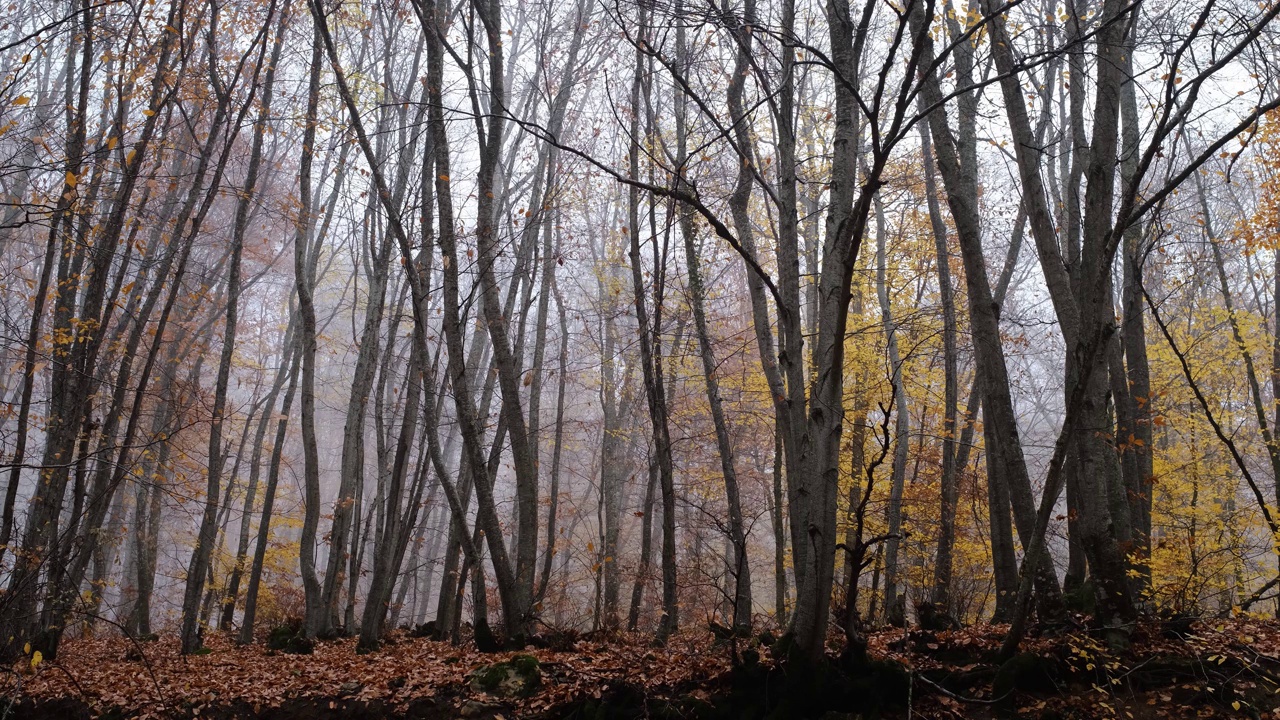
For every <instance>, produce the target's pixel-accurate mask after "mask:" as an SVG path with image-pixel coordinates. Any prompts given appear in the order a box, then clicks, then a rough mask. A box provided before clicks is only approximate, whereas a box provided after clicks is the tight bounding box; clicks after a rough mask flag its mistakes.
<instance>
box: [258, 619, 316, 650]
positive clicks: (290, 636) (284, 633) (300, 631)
mask: <svg viewBox="0 0 1280 720" xmlns="http://www.w3.org/2000/svg"><path fill="white" fill-rule="evenodd" d="M267 647H268V648H269V649H271V650H278V651H280V652H282V653H289V654H291V655H310V654H311V653H312V652H313V651H314V650H315V643H313V642H312V641H311V640H310V638H308V637H307V636H306V631H305V629H304V628H303V626H302V621H301V620H297V619H295V620H290V621H288V622H286V623H284V624H283V625H277V626H275V627H273V628H271V633H270V634H269V635H267Z"/></svg>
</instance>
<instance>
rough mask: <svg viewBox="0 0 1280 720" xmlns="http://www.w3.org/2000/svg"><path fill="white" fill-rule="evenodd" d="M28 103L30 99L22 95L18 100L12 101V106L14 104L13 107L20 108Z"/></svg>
mask: <svg viewBox="0 0 1280 720" xmlns="http://www.w3.org/2000/svg"><path fill="white" fill-rule="evenodd" d="M29 102H31V98H29V97H27V96H26V95H23V96H22V97H20V98H18V99H17V100H14V101H13V104H14V105H17V106H18V107H22V106H23V105H26V104H27V103H29Z"/></svg>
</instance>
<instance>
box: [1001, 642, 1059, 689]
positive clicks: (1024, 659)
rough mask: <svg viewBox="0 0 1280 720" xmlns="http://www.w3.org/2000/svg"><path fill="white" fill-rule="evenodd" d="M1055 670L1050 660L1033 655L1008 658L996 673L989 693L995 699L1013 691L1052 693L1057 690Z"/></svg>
mask: <svg viewBox="0 0 1280 720" xmlns="http://www.w3.org/2000/svg"><path fill="white" fill-rule="evenodd" d="M1057 674H1058V672H1057V668H1056V667H1055V664H1054V662H1053V661H1052V660H1049V659H1046V658H1043V657H1040V656H1039V655H1036V654H1035V653H1019V654H1017V655H1014V656H1013V657H1012V658H1009V660H1008V661H1006V662H1005V663H1004V664H1003V665H1001V666H1000V669H999V670H998V671H996V677H995V680H994V681H992V685H991V692H992V694H993V695H995V697H996V698H1006V697H1010V696H1011V695H1012V694H1013V691H1015V690H1019V691H1022V692H1053V691H1055V690H1056V689H1057V680H1056V676H1057Z"/></svg>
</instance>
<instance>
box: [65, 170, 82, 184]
mask: <svg viewBox="0 0 1280 720" xmlns="http://www.w3.org/2000/svg"><path fill="white" fill-rule="evenodd" d="M78 182H80V179H79V178H77V177H76V174H75V173H73V172H71V171H70V170H68V171H67V187H75V186H76V183H78Z"/></svg>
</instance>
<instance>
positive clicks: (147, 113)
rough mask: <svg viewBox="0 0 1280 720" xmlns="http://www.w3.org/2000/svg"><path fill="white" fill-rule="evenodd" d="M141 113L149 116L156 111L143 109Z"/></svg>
mask: <svg viewBox="0 0 1280 720" xmlns="http://www.w3.org/2000/svg"><path fill="white" fill-rule="evenodd" d="M142 114H143V115H145V116H146V117H151V116H152V115H155V114H156V111H155V110H143V111H142Z"/></svg>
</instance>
